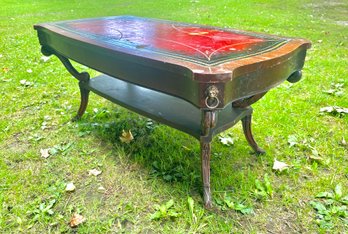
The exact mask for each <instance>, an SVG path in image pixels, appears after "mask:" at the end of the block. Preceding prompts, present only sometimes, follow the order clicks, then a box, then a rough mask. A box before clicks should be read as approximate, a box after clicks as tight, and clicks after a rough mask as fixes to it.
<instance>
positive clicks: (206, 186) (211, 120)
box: [200, 111, 217, 209]
mask: <svg viewBox="0 0 348 234" xmlns="http://www.w3.org/2000/svg"><path fill="white" fill-rule="evenodd" d="M216 122H217V112H216V111H202V124H201V125H202V126H201V128H202V137H201V140H200V144H201V172H202V182H203V199H204V206H205V208H208V209H209V208H211V207H212V196H211V190H210V155H211V140H212V133H211V129H212V128H214V127H215V125H216Z"/></svg>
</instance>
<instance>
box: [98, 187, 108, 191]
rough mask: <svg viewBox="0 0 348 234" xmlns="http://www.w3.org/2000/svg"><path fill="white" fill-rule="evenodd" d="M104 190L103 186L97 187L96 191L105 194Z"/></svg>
mask: <svg viewBox="0 0 348 234" xmlns="http://www.w3.org/2000/svg"><path fill="white" fill-rule="evenodd" d="M105 190H106V189H105V188H104V187H103V186H99V187H98V191H99V192H105Z"/></svg>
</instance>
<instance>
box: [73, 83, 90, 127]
mask: <svg viewBox="0 0 348 234" xmlns="http://www.w3.org/2000/svg"><path fill="white" fill-rule="evenodd" d="M83 82H84V81H80V82H79V87H80V95H81V103H80V108H79V110H78V111H77V115H76V116H75V117H74V118H73V121H76V120H79V119H81V117H82V115H83V114H84V113H85V111H86V108H87V105H88V97H89V90H88V89H86V88H84V87H83Z"/></svg>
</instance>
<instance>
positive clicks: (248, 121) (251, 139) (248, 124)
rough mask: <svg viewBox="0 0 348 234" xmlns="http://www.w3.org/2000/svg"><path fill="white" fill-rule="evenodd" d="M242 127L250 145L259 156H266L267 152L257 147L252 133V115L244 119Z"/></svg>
mask: <svg viewBox="0 0 348 234" xmlns="http://www.w3.org/2000/svg"><path fill="white" fill-rule="evenodd" d="M242 125H243V131H244V135H245V138H246V139H247V141H248V143H249V145H250V146H251V147H252V148H253V150H254V151H255V152H256V153H257V154H264V153H265V151H264V150H263V149H262V148H260V147H259V146H258V145H257V143H256V142H255V140H254V137H253V134H252V132H251V115H247V116H245V117H244V118H243V119H242Z"/></svg>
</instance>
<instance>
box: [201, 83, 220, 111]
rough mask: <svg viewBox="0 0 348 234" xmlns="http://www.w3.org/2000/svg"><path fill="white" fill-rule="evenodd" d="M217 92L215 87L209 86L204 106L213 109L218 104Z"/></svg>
mask: <svg viewBox="0 0 348 234" xmlns="http://www.w3.org/2000/svg"><path fill="white" fill-rule="evenodd" d="M218 94H219V90H218V89H217V87H216V86H215V85H212V86H209V87H208V89H207V91H206V95H207V97H206V98H205V105H206V107H208V108H209V109H214V108H216V107H217V106H218V105H219V104H220V100H219V99H218Z"/></svg>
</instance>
